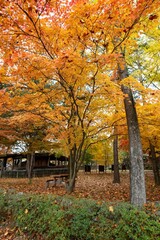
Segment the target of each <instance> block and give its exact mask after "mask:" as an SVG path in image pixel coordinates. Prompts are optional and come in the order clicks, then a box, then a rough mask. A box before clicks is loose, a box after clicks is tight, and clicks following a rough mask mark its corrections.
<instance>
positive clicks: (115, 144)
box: [113, 135, 120, 183]
mask: <svg viewBox="0 0 160 240" xmlns="http://www.w3.org/2000/svg"><path fill="white" fill-rule="evenodd" d="M113 158H114V179H113V183H120V174H119V162H118V135H116V136H115V137H114V140H113Z"/></svg>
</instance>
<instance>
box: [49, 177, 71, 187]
mask: <svg viewBox="0 0 160 240" xmlns="http://www.w3.org/2000/svg"><path fill="white" fill-rule="evenodd" d="M50 177H51V178H50V179H48V180H47V181H46V188H48V187H49V184H50V183H53V186H54V187H56V185H57V183H58V180H59V184H60V183H62V182H64V183H66V182H67V180H68V178H69V174H68V173H62V174H55V175H51V176H50Z"/></svg>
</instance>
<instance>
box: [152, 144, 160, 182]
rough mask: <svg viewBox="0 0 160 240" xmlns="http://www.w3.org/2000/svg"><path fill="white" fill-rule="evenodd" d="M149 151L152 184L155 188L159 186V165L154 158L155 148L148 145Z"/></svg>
mask: <svg viewBox="0 0 160 240" xmlns="http://www.w3.org/2000/svg"><path fill="white" fill-rule="evenodd" d="M150 150H151V161H152V169H153V174H154V182H155V185H156V186H160V174H159V165H158V160H157V158H156V152H155V147H154V146H153V145H152V144H151V143H150Z"/></svg>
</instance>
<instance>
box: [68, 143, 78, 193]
mask: <svg viewBox="0 0 160 240" xmlns="http://www.w3.org/2000/svg"><path fill="white" fill-rule="evenodd" d="M68 167H69V179H68V184H67V185H66V190H67V193H68V194H70V193H72V192H73V191H74V188H75V182H76V176H77V171H78V169H77V161H76V146H75V145H74V147H73V149H71V150H70V157H69V166H68Z"/></svg>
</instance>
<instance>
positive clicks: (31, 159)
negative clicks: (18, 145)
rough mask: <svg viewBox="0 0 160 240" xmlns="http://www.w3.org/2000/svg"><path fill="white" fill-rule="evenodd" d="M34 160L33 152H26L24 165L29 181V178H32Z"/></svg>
mask: <svg viewBox="0 0 160 240" xmlns="http://www.w3.org/2000/svg"><path fill="white" fill-rule="evenodd" d="M34 161H35V153H34V152H31V153H29V154H27V166H26V168H27V169H26V170H27V175H28V179H29V182H31V179H32V170H33V165H34Z"/></svg>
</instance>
